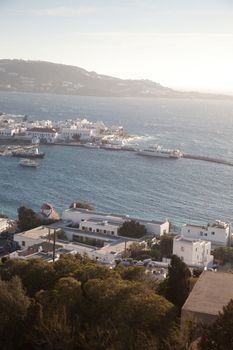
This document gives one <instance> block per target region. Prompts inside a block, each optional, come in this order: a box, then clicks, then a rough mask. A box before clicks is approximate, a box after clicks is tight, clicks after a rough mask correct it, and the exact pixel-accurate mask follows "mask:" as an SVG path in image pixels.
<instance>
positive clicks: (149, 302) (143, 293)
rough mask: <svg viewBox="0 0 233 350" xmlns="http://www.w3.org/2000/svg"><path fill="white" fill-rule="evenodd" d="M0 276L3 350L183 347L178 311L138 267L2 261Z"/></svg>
mask: <svg viewBox="0 0 233 350" xmlns="http://www.w3.org/2000/svg"><path fill="white" fill-rule="evenodd" d="M175 263H177V261H175ZM170 273H173V272H172V270H171V272H170ZM0 276H1V281H0V348H1V349H2V350H4V349H14V350H17V349H30V350H34V349H43V350H50V349H51V350H52V349H56V350H57V349H58V350H59V349H85V350H86V349H87V350H94V349H99V350H101V349H103V350H105V349H106V350H107V349H109V350H124V349H127V350H131V349H132V350H135V349H138V350H141V349H144V350H147V349H148V350H149V349H155V350H165V349H168V350H169V349H174V350H175V349H177V350H178V349H185V345H184V344H185V342H184V337H183V335H181V334H180V332H179V326H178V321H177V309H176V307H175V306H174V305H173V304H172V303H171V302H169V301H168V300H167V299H165V298H164V297H163V296H161V295H159V294H158V293H157V292H156V284H155V283H154V282H153V281H151V280H148V279H147V278H146V275H145V274H144V268H142V267H129V268H125V267H122V266H117V267H116V268H115V269H112V270H111V269H109V268H108V267H105V266H102V265H98V264H97V263H94V262H92V261H90V260H89V259H88V258H86V257H81V256H79V255H77V256H71V255H65V256H63V257H62V258H61V259H60V260H58V261H57V262H55V263H54V264H51V263H47V262H44V261H42V260H39V259H34V260H30V261H23V260H7V261H5V262H4V263H2V264H1V265H0ZM168 285H169V283H168ZM6 334H7V336H6Z"/></svg>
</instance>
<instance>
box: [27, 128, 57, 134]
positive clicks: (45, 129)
mask: <svg viewBox="0 0 233 350" xmlns="http://www.w3.org/2000/svg"><path fill="white" fill-rule="evenodd" d="M27 131H33V132H47V133H52V134H55V133H56V132H57V131H56V130H55V129H52V128H31V129H28V130H27Z"/></svg>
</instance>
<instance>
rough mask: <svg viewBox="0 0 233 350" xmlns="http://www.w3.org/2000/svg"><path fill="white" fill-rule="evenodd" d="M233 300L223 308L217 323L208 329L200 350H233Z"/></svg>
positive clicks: (204, 333) (204, 334)
mask: <svg viewBox="0 0 233 350" xmlns="http://www.w3.org/2000/svg"><path fill="white" fill-rule="evenodd" d="M232 330H233V300H231V301H230V302H229V304H228V305H227V306H226V307H224V308H223V312H221V313H220V314H219V316H218V318H217V319H216V321H215V322H214V323H213V324H212V325H210V326H209V327H206V329H205V331H204V332H203V336H202V339H201V341H200V344H199V350H232V349H233V333H232Z"/></svg>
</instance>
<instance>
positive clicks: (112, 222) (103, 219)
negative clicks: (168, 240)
mask: <svg viewBox="0 0 233 350" xmlns="http://www.w3.org/2000/svg"><path fill="white" fill-rule="evenodd" d="M62 218H63V220H69V221H71V222H73V223H74V224H76V225H79V228H80V229H81V230H82V228H85V229H87V231H90V232H96V233H98V232H99V233H100V232H102V233H103V234H108V235H115V236H117V235H118V229H119V227H120V226H121V225H122V224H123V223H124V222H125V221H130V220H135V221H137V222H139V223H140V224H142V225H144V226H145V228H146V230H147V233H148V234H150V235H156V236H161V235H164V234H167V233H169V229H170V222H169V221H168V220H165V221H155V220H144V219H138V218H130V217H129V216H124V215H123V216H121V215H116V214H107V213H101V212H97V211H94V210H88V209H81V208H75V207H74V208H70V209H66V210H64V211H63V214H62ZM97 230H99V231H97Z"/></svg>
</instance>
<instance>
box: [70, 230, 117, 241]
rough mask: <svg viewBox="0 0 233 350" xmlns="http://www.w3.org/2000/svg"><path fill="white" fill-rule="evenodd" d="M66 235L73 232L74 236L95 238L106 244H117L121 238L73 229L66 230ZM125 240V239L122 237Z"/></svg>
mask: <svg viewBox="0 0 233 350" xmlns="http://www.w3.org/2000/svg"><path fill="white" fill-rule="evenodd" d="M64 231H65V233H66V232H71V233H73V235H77V236H82V237H88V238H95V239H99V240H102V241H105V242H115V241H118V240H119V239H120V238H121V237H118V236H110V235H107V234H102V233H99V234H98V233H96V232H89V231H81V230H79V229H72V228H65V230H64ZM122 238H123V237H122Z"/></svg>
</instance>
